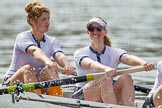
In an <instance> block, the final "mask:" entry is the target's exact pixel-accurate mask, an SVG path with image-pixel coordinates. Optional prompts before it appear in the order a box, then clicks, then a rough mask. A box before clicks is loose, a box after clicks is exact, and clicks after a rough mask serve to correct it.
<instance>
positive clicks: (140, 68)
mask: <svg viewBox="0 0 162 108" xmlns="http://www.w3.org/2000/svg"><path fill="white" fill-rule="evenodd" d="M141 71H145V67H144V66H142V65H140V66H136V67H132V68H129V69H122V70H117V75H125V74H129V73H135V72H141ZM103 76H108V75H107V74H106V72H100V73H93V78H94V79H98V78H101V77H103Z"/></svg>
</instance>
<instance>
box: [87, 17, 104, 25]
mask: <svg viewBox="0 0 162 108" xmlns="http://www.w3.org/2000/svg"><path fill="white" fill-rule="evenodd" d="M93 22H96V23H98V24H100V26H103V27H106V23H105V22H104V21H103V20H102V19H100V18H92V19H91V20H89V22H88V24H87V26H88V25H90V24H92V23H93Z"/></svg>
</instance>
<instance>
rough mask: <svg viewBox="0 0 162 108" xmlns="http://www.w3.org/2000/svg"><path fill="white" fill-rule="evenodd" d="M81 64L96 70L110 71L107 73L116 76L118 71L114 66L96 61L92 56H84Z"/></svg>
mask: <svg viewBox="0 0 162 108" xmlns="http://www.w3.org/2000/svg"><path fill="white" fill-rule="evenodd" d="M81 66H82V67H83V68H85V69H92V70H94V71H96V72H108V73H107V74H108V75H109V76H111V77H114V76H116V74H117V72H116V70H115V69H114V68H111V67H108V66H105V65H103V64H101V63H99V62H96V61H94V60H92V59H90V58H84V59H83V60H82V61H81Z"/></svg>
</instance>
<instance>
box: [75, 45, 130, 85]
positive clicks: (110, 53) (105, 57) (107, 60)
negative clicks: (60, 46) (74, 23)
mask: <svg viewBox="0 0 162 108" xmlns="http://www.w3.org/2000/svg"><path fill="white" fill-rule="evenodd" d="M123 54H127V52H126V51H125V50H123V49H120V48H112V47H109V46H105V47H104V50H103V52H102V54H100V55H99V54H98V53H97V52H95V51H94V50H93V49H92V48H91V47H90V46H87V47H84V48H81V49H78V50H76V51H75V52H74V60H75V66H76V71H77V75H79V76H80V75H85V74H88V73H95V72H94V71H93V70H89V69H84V68H82V67H81V66H80V63H81V62H82V60H83V59H84V58H85V57H89V58H91V59H93V60H95V61H98V62H100V63H101V64H103V65H106V66H109V67H112V68H115V69H117V67H118V65H119V64H120V58H121V57H122V55H123ZM85 84H86V82H83V83H77V84H76V86H78V87H82V86H84V85H85Z"/></svg>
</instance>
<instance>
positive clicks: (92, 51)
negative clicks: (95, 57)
mask: <svg viewBox="0 0 162 108" xmlns="http://www.w3.org/2000/svg"><path fill="white" fill-rule="evenodd" d="M89 48H90V50H91V51H92V52H93V53H95V54H98V52H97V51H95V50H93V49H92V47H91V46H90V47H89ZM105 50H106V46H104V49H103V51H102V53H101V54H104V52H105Z"/></svg>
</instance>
